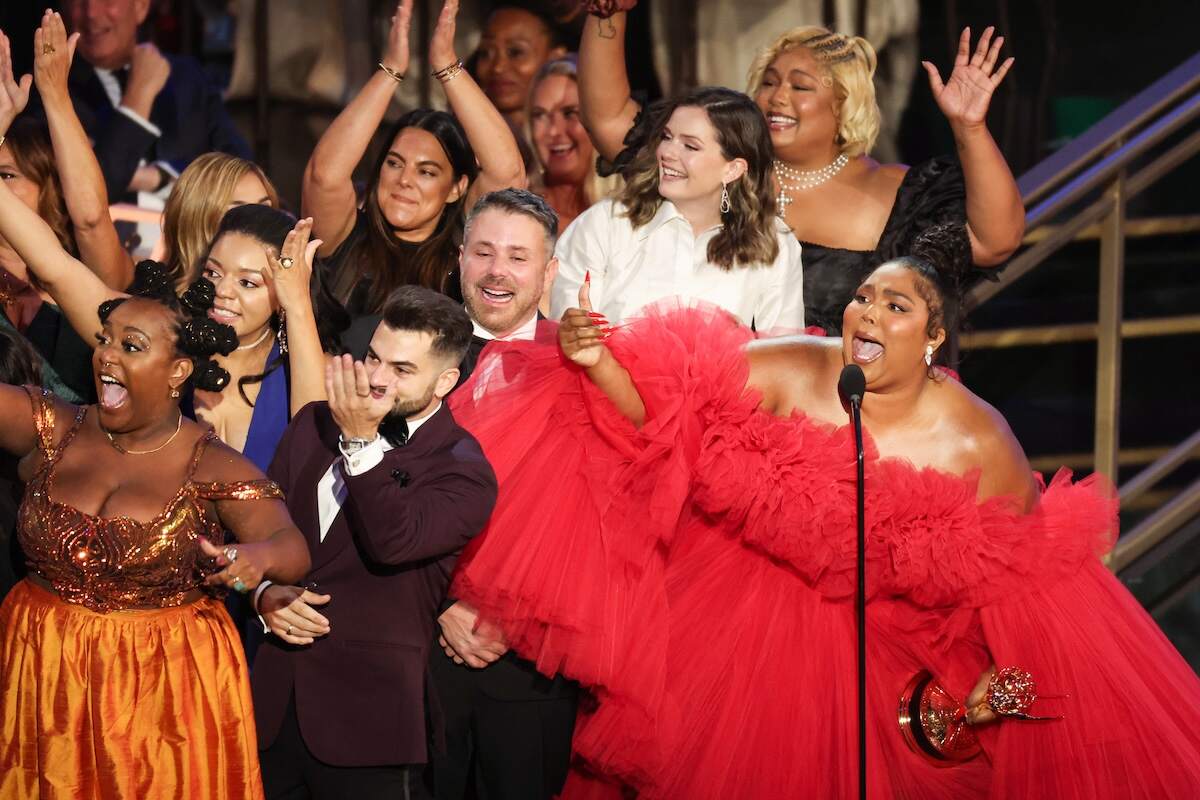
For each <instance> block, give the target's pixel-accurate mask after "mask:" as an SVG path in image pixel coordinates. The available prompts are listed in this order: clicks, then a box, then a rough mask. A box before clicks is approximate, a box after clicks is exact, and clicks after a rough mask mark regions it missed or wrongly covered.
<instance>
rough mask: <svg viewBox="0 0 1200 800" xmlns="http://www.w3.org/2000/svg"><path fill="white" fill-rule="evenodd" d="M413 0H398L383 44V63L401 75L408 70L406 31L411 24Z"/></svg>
mask: <svg viewBox="0 0 1200 800" xmlns="http://www.w3.org/2000/svg"><path fill="white" fill-rule="evenodd" d="M412 10H413V0H400V3H399V4H398V5H397V6H396V13H395V15H394V16H393V17H392V27H391V28H390V29H389V30H388V37H387V42H386V43H385V44H384V46H383V59H382V61H383V65H384V66H385V67H387V68H388V69H394V70H395V71H396V72H397V73H398V74H400V75H403V74H404V73H405V72H407V71H408V60H409V53H408V31H409V27H410V26H411V25H412Z"/></svg>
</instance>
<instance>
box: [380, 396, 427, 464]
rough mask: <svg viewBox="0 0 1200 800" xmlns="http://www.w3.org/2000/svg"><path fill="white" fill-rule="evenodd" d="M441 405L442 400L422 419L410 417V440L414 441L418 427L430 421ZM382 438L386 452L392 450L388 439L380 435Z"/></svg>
mask: <svg viewBox="0 0 1200 800" xmlns="http://www.w3.org/2000/svg"><path fill="white" fill-rule="evenodd" d="M441 407H442V401H441V400H439V401H438V404H437V405H436V406H435V407H434V409H433V411H430V412H429V413H428V414H426V415H425V416H423V417H421V418H420V419H413V418H412V417H409V418H408V420H407V422H408V439H409V441H412V437H413V436H414V435H416V433H417V428H420V427H421V426H422V425H424V424H425V423H426V422H428V421H429V420H430V418H432V417H433V415H434V414H436V413H437V412H438V411H439V410H440V409H441ZM380 438H381V439H382V440H383V446H384V452H386V451H387V450H391V449H392V448H391V446H390V443H389V442H388V440H387V439H383V437H380Z"/></svg>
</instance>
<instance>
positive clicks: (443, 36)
mask: <svg viewBox="0 0 1200 800" xmlns="http://www.w3.org/2000/svg"><path fill="white" fill-rule="evenodd" d="M457 26H458V0H446V2H445V4H444V5H443V6H442V13H440V14H438V18H437V24H436V25H435V26H434V28H433V36H432V37H431V38H430V39H429V66H430V67H431V68H432V69H434V70H439V69H444V68H445V67H448V66H450V65H451V64H454V63H455V62H457V61H458V55H457V53H455V52H454V32H455V29H456V28H457Z"/></svg>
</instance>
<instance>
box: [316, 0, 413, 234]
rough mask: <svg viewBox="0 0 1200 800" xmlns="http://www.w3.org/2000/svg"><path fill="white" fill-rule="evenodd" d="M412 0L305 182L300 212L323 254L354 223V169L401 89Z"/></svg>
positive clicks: (328, 133) (401, 9) (405, 2)
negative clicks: (378, 66) (377, 64)
mask: <svg viewBox="0 0 1200 800" xmlns="http://www.w3.org/2000/svg"><path fill="white" fill-rule="evenodd" d="M412 4H413V0H401V2H400V4H399V5H398V6H397V7H396V16H394V17H392V27H391V30H390V31H389V32H388V40H387V45H386V46H385V47H384V51H383V59H382V61H381V62H380V63H381V64H383V66H384V67H386V69H383V68H381V69H378V70H376V71H375V74H374V75H372V76H371V78H370V80H368V81H367V82H366V84H365V85H364V86H363V88H362V91H360V92H359V93H358V95H357V96H356V97H355V98H354V99H353V100H352V101H350V104H349V105H348V106H346V107H345V108H344V109H343V110H342V113H340V114H338V116H337V119H335V120H334V121H333V124H332V125H330V126H329V127H328V128H327V129H326V130H325V134H324V135H323V136H321V140H320V141H319V142H317V146H316V148H315V149H314V150H313V153H312V156H311V157H309V159H308V165H307V166H306V167H305V168H304V180H303V183H302V184H301V195H300V211H301V213H302V214H303V215H304V216H307V217H312V218H313V220H314V222H313V235H314V236H315V237H316V238H318V239H320V240H321V241H322V242H323V244H322V245H321V249H320V250H319V251H318V252H319V254H320V255H323V256H325V255H329V254H330V253H332V252H334V251H335V250H337V248H338V247H339V246H340V245H341V243H342V242H344V241H345V240H346V237H347V236H349V235H350V231H351V230H352V229H353V228H354V217H355V213H356V211H357V208H358V197H357V196H356V195H355V193H354V183H353V174H354V168H355V167H356V166H358V162H359V161H361V160H362V157H363V154H364V153H366V151H367V147H368V146H369V145H370V143H371V137H372V136H374V135H375V131H376V129H378V128H379V124H380V123H381V122H382V121H383V116H384V114H385V113H387V109H388V106H389V105H390V104H391V102H392V96H393V95H394V93H395V91H396V79H395V78H393V77H392V73H395V74H396V75H404V73H405V71H406V70H407V69H408V28H409V23H410V22H411V20H412Z"/></svg>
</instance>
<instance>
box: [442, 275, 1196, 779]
mask: <svg viewBox="0 0 1200 800" xmlns="http://www.w3.org/2000/svg"><path fill="white" fill-rule="evenodd" d="M950 283H951V281H949V280H947V279H945V278H944V277H943V276H942V275H941V274H939V273H938V272H937V271H936V270H935V269H934V268H933V267H932V266H931V265H930V263H929V262H928V261H927V260H925V259H922V258H915V257H914V258H906V259H901V260H899V261H895V262H891V263H889V264H885V265H883V266H882V267H880V268H879V269H877V270H876V271H875V272H874V273H873V274H872V275H871V276H870V277H869V278H868V279H867V281H866V282H865V283H864V284H863V285H862V287H860V289H859V290H858V292H857V293H856V296H855V299H854V300H853V301H852V302H851V303H850V305H849V306H848V307H847V309H846V313H845V317H844V320H843V322H844V332H845V333H844V336H843V338H842V340H841V341H840V342H839V341H837V340H817V339H810V338H803V337H801V338H791V339H780V340H773V341H772V340H764V341H758V342H752V341H751V340H752V339H753V334H751V333H750V332H749V331H747V330H746V329H745V328H742V327H740V326H738V325H737V324H736V323H735V322H734V321H732V320H731V319H730V318H729V317H728V316H727V315H725V314H724V313H722V312H720V311H718V310H716V309H681V308H674V309H672V308H664V307H659V308H656V309H651V310H650V311H648V312H647V314H646V316H645V317H643V318H641V319H639V320H637V321H635V322H633V323H632V324H631V325H629V326H627V327H625V328H622V329H621V330H619V331H617V332H616V333H615V334H614V333H608V332H605V323H604V321H603V320H597V319H595V317H594V316H593V317H589V316H588V315H587V313H586V311H585V310H572V311H569V312H568V313H567V315H566V316H565V317H564V321H563V323H562V324H561V326H560V329H559V331H558V338H559V339H560V340H561V344H562V349H561V350H560V348H559V346H558V344H559V343H558V342H556V341H555V340H554V335H553V332H552V330H549V329H547V330H544V331H543V335H542V336H541V338H539V339H538V340H537V341H535V342H533V343H514V344H498V345H493V349H489V354H488V356H487V357H485V359H484V361H483V362H482V363H481V364H480V366H479V368H478V369H477V370H476V373H475V375H476V377H475V379H474V381H473V382H472V383H470V384H468V385H467V386H465V387H464V388H463V389H461V390H460V391H459V392H457V393H456V394H455V399H454V401H453V404H454V406H455V407H454V413H455V417H456V418H457V419H459V420H461V421H462V422H463V424H464V425H465V426H467V427H468V428H469V429H470V430H471V431H472V432H473V433H474V434H475V435H476V436H477V437H478V438H479V439H480V441H481V443H482V444H483V446H484V448H485V450H486V451H487V454H488V457H489V460H490V461H491V463H492V464H493V466H495V468H496V470H497V474H498V476H499V478H500V481H501V492H500V501H499V504H498V505H497V508H496V512H495V514H494V515H493V518H492V522H491V525H490V527H489V529H488V531H487V532H486V534H485V535H484V536H483V537H481V538H480V539H479V540H477V541H476V543H474V544H473V546H472V548H471V550H470V551H469V552H468V553H467V554H465V556H464V559H463V560H462V561H461V562H460V568H459V572H458V575H457V578H456V583H455V586H454V592H455V594H456V596H458V597H461V598H464V599H466V600H468V601H470V602H472V603H474V604H476V605H477V606H478V607H479V608H480V609H481V614H482V615H483V616H486V617H489V618H491V619H493V620H495V621H497V622H498V623H500V625H501V627H502V629H503V630H504V631H505V633H506V635H507V637H508V641H509V643H510V644H511V646H512V647H513V648H514V649H516V650H517V651H518V652H520V653H521V654H522V655H523V656H525V657H527V658H531V659H533V660H535V661H536V662H537V663H538V666H539V668H540V669H542V670H543V671H545V672H546V673H547V674H552V673H554V672H556V671H562V672H563V673H564V674H566V675H569V676H571V677H573V678H576V679H578V680H579V681H581V682H582V683H583V684H584V685H585V686H587V687H589V688H590V690H591V694H592V696H593V698H594V699H595V703H594V704H593V705H592V707H591V708H590V709H589V710H588V711H587V712H586V713H584V714H583V715H582V716H581V719H580V722H579V725H578V727H577V730H576V736H575V741H574V745H575V750H576V756H577V764H578V765H579V769H577V770H576V771H575V772H574V773H573V775H572V777H571V779H570V781H569V782H568V784H567V788H566V790H565V792H564V796H565V797H568V798H578V797H596V798H600V797H610V798H617V797H620V796H621V794H622V792H623V791H624V793H625V794H626V795H628V794H630V793H634V794H636V795H637V796H638V797H642V798H672V799H676V798H678V799H680V800H682V799H684V798H686V799H687V800H700V799H702V798H732V797H737V798H751V799H755V800H757V799H765V798H772V799H774V798H799V797H819V798H826V797H829V798H842V797H853V796H856V795H857V792H858V785H857V769H858V766H857V759H858V755H857V738H856V737H857V700H856V677H855V676H856V667H855V623H854V611H853V608H854V604H853V592H854V548H855V517H854V508H855V502H854V497H855V494H854V492H855V470H854V445H853V438H852V433H851V432H850V429H849V427H848V426H847V425H846V424H845V423H846V421H847V416H846V412H845V410H844V408H843V407H842V405H841V403H840V401H839V400H838V398H837V394H836V389H835V387H836V384H837V376H838V373H839V372H840V370H841V369H842V367H843V365H844V364H845V363H851V362H852V363H857V364H859V365H860V366H861V367H862V369H863V371H864V372H865V374H866V378H867V395H866V398H865V400H864V402H863V417H864V425H865V427H866V430H867V444H866V446H867V464H866V481H867V583H868V596H869V599H868V631H867V635H868V640H867V641H868V660H867V676H868V677H867V680H868V687H867V691H868V725H869V732H868V762H867V765H868V787H867V788H868V791H869V793H870V796H871V797H872V798H943V797H944V798H951V797H953V798H964V797H967V798H969V797H989V798H1035V797H1055V798H1079V799H1080V800H1083V799H1084V798H1088V800H1091V799H1092V798H1131V797H1140V798H1165V797H1188V796H1194V792H1195V791H1196V787H1197V786H1200V681H1198V680H1197V678H1196V676H1195V675H1194V673H1193V672H1192V670H1191V669H1190V668H1189V667H1188V666H1187V664H1186V663H1185V662H1184V661H1183V660H1182V659H1181V658H1180V656H1179V655H1178V653H1177V652H1176V651H1175V650H1174V648H1173V647H1172V646H1171V645H1170V643H1169V642H1168V641H1167V640H1166V639H1165V637H1163V635H1162V633H1161V632H1160V631H1159V630H1158V628H1157V627H1156V626H1155V624H1154V623H1153V621H1152V620H1151V619H1150V617H1149V616H1148V615H1147V614H1145V613H1144V612H1143V611H1142V609H1141V608H1140V607H1139V606H1138V605H1137V603H1136V602H1135V601H1134V599H1133V598H1132V597H1131V596H1130V595H1129V594H1128V593H1127V592H1126V590H1125V589H1124V588H1123V587H1121V585H1120V584H1119V583H1118V582H1117V581H1116V579H1115V578H1114V577H1113V576H1112V575H1111V574H1110V573H1109V572H1108V571H1107V570H1106V569H1105V568H1104V566H1103V565H1102V564H1101V562H1100V560H1099V558H1098V557H1099V556H1100V555H1101V554H1102V553H1104V552H1105V551H1106V550H1107V549H1108V548H1109V547H1110V546H1111V544H1112V542H1113V539H1114V537H1115V534H1116V522H1117V520H1116V511H1117V501H1116V499H1115V497H1114V495H1113V492H1112V490H1111V488H1110V487H1109V486H1108V485H1107V484H1105V483H1104V482H1103V481H1102V479H1099V478H1089V479H1087V480H1084V481H1081V482H1079V483H1072V481H1071V477H1070V475H1069V474H1065V473H1060V474H1059V475H1058V476H1056V477H1055V478H1054V480H1053V481H1051V483H1050V484H1049V485H1048V486H1045V485H1042V484H1041V483H1040V482H1035V479H1034V478H1033V477H1032V476H1031V472H1030V469H1029V466H1028V464H1027V462H1026V460H1025V456H1024V454H1023V453H1022V451H1021V448H1020V446H1019V445H1018V444H1017V442H1016V441H1015V439H1014V438H1013V436H1012V434H1011V433H1010V432H1009V430H1008V427H1007V425H1006V424H1005V422H1004V420H1003V419H1002V418H1001V417H1000V415H999V414H998V413H997V412H996V411H995V410H994V409H992V408H991V407H990V406H988V405H987V404H986V403H984V402H983V401H982V400H980V399H979V398H977V397H975V396H974V395H973V394H972V393H971V392H970V391H968V390H967V389H966V388H965V387H963V386H962V385H961V384H960V383H958V382H957V381H954V380H950V379H947V378H946V377H945V376H944V375H943V374H941V373H938V372H937V371H936V370H934V369H933V368H931V367H929V366H928V365H929V362H930V360H931V356H932V354H933V353H934V352H935V351H936V349H937V348H938V346H939V345H940V344H941V343H942V341H943V340H944V338H945V331H946V329H947V327H948V326H949V325H950V324H952V319H953V315H954V314H953V312H954V308H953V306H954V302H953V292H952V291H951V290H950V289H949V288H948V285H949V284H950ZM572 361H573V362H575V363H572ZM630 420H633V422H632V423H631V421H630ZM1008 667H1018V668H1020V669H1021V670H1024V671H1027V672H1028V673H1029V674H1030V675H1032V676H1033V678H1034V680H1035V681H1036V683H1037V687H1036V694H1037V699H1036V701H1034V702H1033V704H1032V706H1031V707H1030V706H1027V707H1025V709H1024V710H1025V711H1026V713H1027V714H1028V715H1029V716H1036V717H1042V718H1044V719H1038V720H1033V719H1018V718H1002V719H998V718H997V716H996V714H995V713H993V710H992V707H991V706H989V704H988V702H987V701H986V700H985V687H986V686H987V685H988V679H989V678H990V677H991V675H992V674H993V672H994V671H995V670H996V669H1002V668H1008ZM922 670H928V671H929V673H931V674H932V676H933V678H934V679H935V680H936V682H937V683H940V684H941V686H942V687H944V689H945V692H946V693H947V696H949V697H952V698H955V699H956V701H955V702H958V701H959V700H960V699H961V701H962V702H963V708H964V710H965V711H966V716H967V717H968V718H969V719H970V720H971V721H972V722H974V723H978V724H975V725H973V726H972V727H970V728H969V733H971V734H974V735H976V736H977V737H978V739H979V742H980V744H981V745H982V752H981V753H979V754H978V755H976V756H975V757H973V758H970V759H969V760H965V761H959V762H945V761H942V762H937V761H935V760H934V759H932V758H930V757H929V756H927V755H923V754H921V753H920V752H918V751H917V749H915V748H912V747H910V746H909V745H908V744H907V743H906V741H905V738H904V737H903V736H902V735H901V729H900V726H899V724H898V722H897V708H898V705H899V701H900V697H901V695H902V693H903V692H904V691H905V688H906V686H907V685H908V684H909V681H910V679H911V678H912V677H913V676H914V675H916V674H917V673H919V672H921V671H922Z"/></svg>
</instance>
